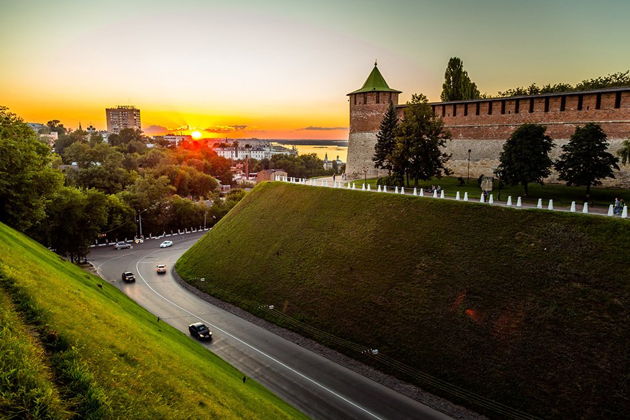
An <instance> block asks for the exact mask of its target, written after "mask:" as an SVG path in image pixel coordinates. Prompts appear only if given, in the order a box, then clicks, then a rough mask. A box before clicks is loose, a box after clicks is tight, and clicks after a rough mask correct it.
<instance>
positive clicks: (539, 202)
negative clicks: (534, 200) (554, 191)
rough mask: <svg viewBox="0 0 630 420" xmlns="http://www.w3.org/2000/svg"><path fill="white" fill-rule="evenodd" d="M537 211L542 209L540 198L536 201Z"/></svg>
mask: <svg viewBox="0 0 630 420" xmlns="http://www.w3.org/2000/svg"><path fill="white" fill-rule="evenodd" d="M536 208H537V209H542V198H539V199H538V204H536Z"/></svg>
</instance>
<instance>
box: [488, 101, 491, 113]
mask: <svg viewBox="0 0 630 420" xmlns="http://www.w3.org/2000/svg"><path fill="white" fill-rule="evenodd" d="M488 115H492V102H488Z"/></svg>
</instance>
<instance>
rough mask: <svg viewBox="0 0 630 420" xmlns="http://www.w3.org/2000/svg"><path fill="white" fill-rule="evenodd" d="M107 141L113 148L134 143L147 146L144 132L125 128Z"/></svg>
mask: <svg viewBox="0 0 630 420" xmlns="http://www.w3.org/2000/svg"><path fill="white" fill-rule="evenodd" d="M107 141H108V142H109V144H111V145H112V146H128V145H129V144H130V143H133V142H135V143H141V144H144V145H146V141H145V138H144V136H143V135H142V131H141V130H136V129H133V128H123V129H122V130H120V132H119V133H118V134H112V135H110V136H109V137H108V139H107Z"/></svg>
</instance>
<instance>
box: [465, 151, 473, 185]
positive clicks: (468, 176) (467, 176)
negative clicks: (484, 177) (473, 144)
mask: <svg viewBox="0 0 630 420" xmlns="http://www.w3.org/2000/svg"><path fill="white" fill-rule="evenodd" d="M470 152H472V150H470V149H468V174H467V175H466V183H468V182H469V181H470Z"/></svg>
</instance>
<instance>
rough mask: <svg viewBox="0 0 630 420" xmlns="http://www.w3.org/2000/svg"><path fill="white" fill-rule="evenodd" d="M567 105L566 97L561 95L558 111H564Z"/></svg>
mask: <svg viewBox="0 0 630 420" xmlns="http://www.w3.org/2000/svg"><path fill="white" fill-rule="evenodd" d="M566 107H567V97H566V96H562V97H561V98H560V111H564V110H565V109H566Z"/></svg>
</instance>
